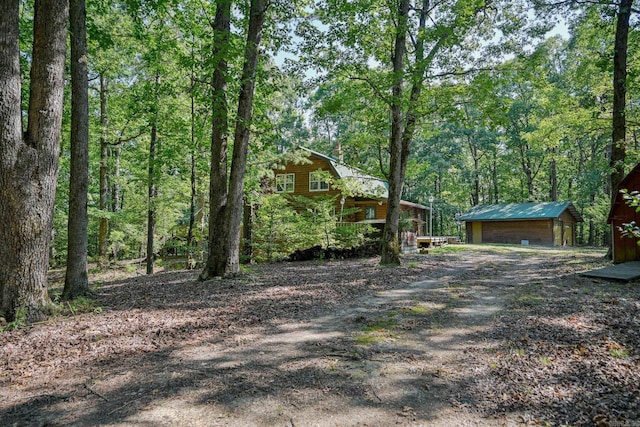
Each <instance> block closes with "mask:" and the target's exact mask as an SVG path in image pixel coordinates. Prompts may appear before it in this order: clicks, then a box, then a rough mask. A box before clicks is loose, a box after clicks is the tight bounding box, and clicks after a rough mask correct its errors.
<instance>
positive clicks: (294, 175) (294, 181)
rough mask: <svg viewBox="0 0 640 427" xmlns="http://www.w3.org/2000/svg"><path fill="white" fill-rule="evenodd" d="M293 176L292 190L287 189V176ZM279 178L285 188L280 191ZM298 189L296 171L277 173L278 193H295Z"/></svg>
mask: <svg viewBox="0 0 640 427" xmlns="http://www.w3.org/2000/svg"><path fill="white" fill-rule="evenodd" d="M289 177H291V190H287V178H289ZM278 179H281V180H282V183H283V187H284V189H283V190H280V191H278ZM295 189H296V174H295V173H279V174H276V193H293V192H294V191H295Z"/></svg>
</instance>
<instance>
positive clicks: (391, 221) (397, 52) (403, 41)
mask: <svg viewBox="0 0 640 427" xmlns="http://www.w3.org/2000/svg"><path fill="white" fill-rule="evenodd" d="M409 3H410V2H409V0H400V2H399V4H398V16H397V27H396V36H395V46H394V50H393V76H394V77H393V78H394V82H393V87H392V97H393V98H392V100H391V106H390V108H391V136H390V139H389V154H390V159H389V197H388V199H387V215H386V218H385V225H384V231H383V235H382V257H381V259H380V264H383V265H389V264H391V265H399V264H400V245H399V243H398V225H399V222H400V197H401V195H402V181H401V180H400V178H401V169H402V159H401V157H402V85H403V74H404V57H405V52H406V49H407V31H408V29H407V24H408V16H409Z"/></svg>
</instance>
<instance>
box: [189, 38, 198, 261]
mask: <svg viewBox="0 0 640 427" xmlns="http://www.w3.org/2000/svg"><path fill="white" fill-rule="evenodd" d="M191 56H192V57H193V50H192V51H191ZM194 90H195V76H194V72H193V68H192V69H191V91H190V92H191V93H190V97H191V177H190V182H191V198H190V200H189V229H188V230H187V255H188V258H189V259H188V260H187V262H189V261H190V259H191V256H192V250H191V248H192V246H193V229H194V227H195V222H196V196H197V194H196V153H197V151H198V147H196V101H195V93H194Z"/></svg>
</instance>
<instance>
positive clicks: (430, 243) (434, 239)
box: [416, 236, 449, 248]
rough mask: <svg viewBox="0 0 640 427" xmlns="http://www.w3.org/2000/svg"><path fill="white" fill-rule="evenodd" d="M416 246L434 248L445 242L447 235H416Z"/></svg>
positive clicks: (447, 239)
mask: <svg viewBox="0 0 640 427" xmlns="http://www.w3.org/2000/svg"><path fill="white" fill-rule="evenodd" d="M416 240H417V242H418V247H419V248H420V247H427V248H434V247H438V246H442V245H445V244H447V242H448V241H449V238H448V237H443V236H418V237H416Z"/></svg>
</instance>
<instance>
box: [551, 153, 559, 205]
mask: <svg viewBox="0 0 640 427" xmlns="http://www.w3.org/2000/svg"><path fill="white" fill-rule="evenodd" d="M554 151H555V150H554ZM549 200H550V201H552V202H557V201H558V167H557V164H556V161H555V159H554V160H551V162H549Z"/></svg>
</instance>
